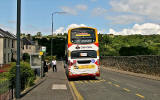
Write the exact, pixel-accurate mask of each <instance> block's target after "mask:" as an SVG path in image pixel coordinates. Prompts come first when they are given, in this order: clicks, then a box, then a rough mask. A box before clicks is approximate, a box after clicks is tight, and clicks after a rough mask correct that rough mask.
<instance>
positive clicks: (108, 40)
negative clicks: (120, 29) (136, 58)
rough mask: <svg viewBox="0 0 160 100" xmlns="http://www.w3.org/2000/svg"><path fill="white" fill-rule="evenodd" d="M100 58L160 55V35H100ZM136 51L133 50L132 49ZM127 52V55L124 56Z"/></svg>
mask: <svg viewBox="0 0 160 100" xmlns="http://www.w3.org/2000/svg"><path fill="white" fill-rule="evenodd" d="M99 44H100V56H120V55H130V56H133V55H160V35H128V36H121V35H117V36H113V35H104V34H99ZM132 48H133V49H134V50H131V49H132ZM122 52H126V54H124V53H123V54H122Z"/></svg>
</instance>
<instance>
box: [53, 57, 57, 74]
mask: <svg viewBox="0 0 160 100" xmlns="http://www.w3.org/2000/svg"><path fill="white" fill-rule="evenodd" d="M52 68H53V72H54V71H55V72H57V66H56V59H53V60H52Z"/></svg>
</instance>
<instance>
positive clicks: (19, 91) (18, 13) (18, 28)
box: [15, 0, 21, 98]
mask: <svg viewBox="0 0 160 100" xmlns="http://www.w3.org/2000/svg"><path fill="white" fill-rule="evenodd" d="M20 26H21V0H17V63H16V90H15V92H16V98H20V93H21V80H20V33H21V30H20Z"/></svg>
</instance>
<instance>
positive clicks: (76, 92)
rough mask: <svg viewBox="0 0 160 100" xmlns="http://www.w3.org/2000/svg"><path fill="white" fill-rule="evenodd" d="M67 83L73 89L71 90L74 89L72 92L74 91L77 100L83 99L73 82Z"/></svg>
mask: <svg viewBox="0 0 160 100" xmlns="http://www.w3.org/2000/svg"><path fill="white" fill-rule="evenodd" d="M69 83H70V85H71V86H72V89H73V91H74V93H75V95H76V97H77V100H84V99H83V97H82V96H81V94H80V93H79V92H78V90H77V88H76V86H75V84H74V82H69Z"/></svg>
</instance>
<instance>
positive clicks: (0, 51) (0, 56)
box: [0, 38, 3, 64]
mask: <svg viewBox="0 0 160 100" xmlns="http://www.w3.org/2000/svg"><path fill="white" fill-rule="evenodd" d="M0 64H3V38H0Z"/></svg>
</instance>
